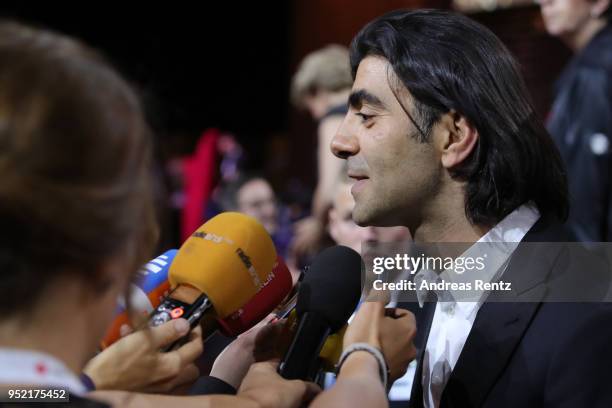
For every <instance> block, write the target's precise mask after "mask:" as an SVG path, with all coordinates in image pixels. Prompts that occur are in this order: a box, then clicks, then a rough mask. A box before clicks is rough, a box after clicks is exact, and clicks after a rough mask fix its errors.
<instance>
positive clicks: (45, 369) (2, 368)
mask: <svg viewBox="0 0 612 408" xmlns="http://www.w3.org/2000/svg"><path fill="white" fill-rule="evenodd" d="M0 384H11V385H30V384H31V385H41V386H52V387H57V388H65V389H67V390H68V391H69V392H70V393H71V394H77V395H81V394H84V393H85V392H86V389H85V386H84V385H83V383H81V381H80V380H79V378H78V377H77V376H76V375H75V374H74V373H73V372H72V371H70V370H69V369H68V367H66V365H65V364H64V363H62V362H61V361H60V360H58V359H57V358H55V357H53V356H51V355H50V354H46V353H41V352H37V351H33V350H23V349H15V348H5V347H0Z"/></svg>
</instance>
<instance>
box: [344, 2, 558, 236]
mask: <svg viewBox="0 0 612 408" xmlns="http://www.w3.org/2000/svg"><path fill="white" fill-rule="evenodd" d="M367 56H379V57H383V58H385V59H386V60H387V61H389V64H390V66H391V67H392V69H393V71H394V72H393V73H391V74H395V75H390V78H389V81H393V80H394V79H393V78H392V76H395V77H396V79H395V81H397V79H399V81H401V83H402V84H403V86H405V87H406V89H407V90H408V91H409V92H410V94H411V95H412V97H413V100H414V109H406V107H404V110H405V111H406V113H407V114H408V115H409V116H410V119H411V120H412V121H413V123H414V124H415V126H416V127H417V129H418V130H419V133H418V136H417V137H418V138H419V139H420V141H421V142H423V143H426V142H428V141H429V136H430V130H431V128H432V126H433V125H434V124H435V123H436V122H437V121H438V120H439V119H440V117H441V115H443V114H445V113H447V112H450V111H451V110H454V111H456V112H458V113H459V114H461V115H464V116H465V117H466V118H467V119H468V120H469V121H470V123H471V124H472V125H473V126H474V127H475V128H476V129H477V130H478V133H479V139H478V142H477V144H476V146H475V148H474V150H473V151H472V153H471V154H470V156H469V157H468V158H466V160H465V161H464V162H463V163H461V164H460V165H459V166H457V167H456V168H454V169H453V170H452V175H453V176H454V177H456V178H458V179H462V180H465V181H466V182H467V187H466V190H467V191H466V202H465V212H466V215H467V217H468V219H469V220H470V221H471V222H472V223H475V224H489V225H490V224H495V223H497V222H499V221H500V220H501V219H503V218H504V217H505V216H506V215H507V214H509V213H510V212H512V211H513V210H514V209H515V208H517V207H518V206H520V205H521V204H524V203H527V202H530V201H533V202H535V204H536V205H537V207H538V209H539V211H540V212H541V213H542V214H543V215H548V214H552V215H554V216H556V217H557V218H558V219H560V220H565V219H566V218H567V213H568V207H569V204H568V190H567V180H566V174H565V169H564V166H563V163H562V161H561V157H560V155H559V152H558V150H557V148H556V147H555V145H554V142H553V141H552V139H551V137H550V135H549V134H548V132H547V131H546V129H545V127H544V125H543V124H542V122H541V121H540V120H539V119H538V117H537V115H536V113H535V110H534V108H533V104H532V102H531V98H530V96H529V93H528V91H527V89H526V86H525V84H524V82H523V79H522V77H521V75H520V73H519V69H518V66H517V63H516V62H515V60H514V58H513V57H512V55H511V54H510V52H509V51H508V50H507V49H506V47H505V46H504V45H503V44H502V43H501V41H500V40H499V39H498V38H497V37H496V36H495V35H494V34H493V33H492V32H491V31H489V30H488V29H487V28H485V27H483V26H482V25H480V24H478V23H476V22H475V21H473V20H471V19H469V18H468V17H465V16H462V15H460V14H456V13H453V12H449V11H441V10H417V11H404V10H398V11H393V12H390V13H388V14H385V15H383V16H381V17H379V18H377V19H376V20H374V21H372V22H370V23H369V24H367V25H366V26H365V27H364V28H363V29H362V30H361V31H360V32H359V33H358V34H357V36H356V37H355V38H354V39H353V41H352V44H351V52H350V58H351V69H352V73H353V77H354V76H355V74H356V71H357V67H358V66H359V63H360V62H361V60H362V59H364V58H365V57H367ZM392 89H394V87H393V86H392ZM398 101H400V104H402V102H401V100H400V99H399V98H398ZM402 106H404V105H403V104H402ZM410 111H413V112H412V113H410Z"/></svg>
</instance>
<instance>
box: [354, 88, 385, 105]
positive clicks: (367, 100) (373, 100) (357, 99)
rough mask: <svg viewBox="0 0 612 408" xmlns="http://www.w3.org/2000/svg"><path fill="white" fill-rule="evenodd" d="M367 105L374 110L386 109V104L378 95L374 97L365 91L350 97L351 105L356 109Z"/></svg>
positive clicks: (361, 90) (356, 92)
mask: <svg viewBox="0 0 612 408" xmlns="http://www.w3.org/2000/svg"><path fill="white" fill-rule="evenodd" d="M363 104H367V105H370V106H372V107H374V108H384V107H385V104H384V103H383V102H382V101H381V100H380V98H379V97H378V96H376V95H372V94H371V93H369V92H368V91H366V90H365V89H359V90H357V91H354V92H352V93H351V95H350V96H349V105H350V106H352V107H353V108H355V109H359V108H361V105H363Z"/></svg>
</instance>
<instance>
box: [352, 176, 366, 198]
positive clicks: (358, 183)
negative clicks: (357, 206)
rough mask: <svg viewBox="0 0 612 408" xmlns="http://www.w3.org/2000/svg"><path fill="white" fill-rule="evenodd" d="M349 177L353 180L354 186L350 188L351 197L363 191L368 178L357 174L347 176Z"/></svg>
mask: <svg viewBox="0 0 612 408" xmlns="http://www.w3.org/2000/svg"><path fill="white" fill-rule="evenodd" d="M349 177H350V178H352V179H353V180H355V184H353V187H351V193H352V194H353V195H355V194H356V193H358V192H360V191H361V190H363V188H364V187H365V185H366V184H367V182H368V180H369V177H367V176H363V175H358V174H349Z"/></svg>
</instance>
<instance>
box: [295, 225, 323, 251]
mask: <svg viewBox="0 0 612 408" xmlns="http://www.w3.org/2000/svg"><path fill="white" fill-rule="evenodd" d="M294 228H295V236H294V237H293V242H292V244H291V249H292V253H293V254H294V255H295V256H297V257H300V256H302V255H307V254H311V253H314V252H315V251H316V249H317V247H318V246H319V244H320V242H321V240H322V238H323V235H324V233H325V227H324V226H323V225H322V224H321V221H319V220H318V219H317V218H316V217H308V218H304V219H303V220H301V221H298V222H297V223H296V224H295V226H294Z"/></svg>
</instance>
